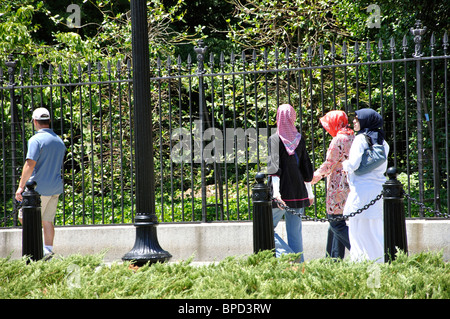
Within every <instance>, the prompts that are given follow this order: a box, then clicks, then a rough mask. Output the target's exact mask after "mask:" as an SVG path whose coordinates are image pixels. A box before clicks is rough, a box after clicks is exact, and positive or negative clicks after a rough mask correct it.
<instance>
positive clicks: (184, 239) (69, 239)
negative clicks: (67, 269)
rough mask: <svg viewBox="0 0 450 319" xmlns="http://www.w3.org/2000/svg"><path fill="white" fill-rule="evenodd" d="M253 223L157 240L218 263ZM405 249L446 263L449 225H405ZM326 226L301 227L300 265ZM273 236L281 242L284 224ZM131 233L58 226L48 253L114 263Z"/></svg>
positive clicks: (168, 227) (15, 246)
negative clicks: (97, 257)
mask: <svg viewBox="0 0 450 319" xmlns="http://www.w3.org/2000/svg"><path fill="white" fill-rule="evenodd" d="M252 227H253V224H252V223H251V222H226V223H220V222H217V223H204V224H160V225H158V226H157V235H158V241H159V243H160V245H161V247H162V248H163V249H164V250H167V251H168V252H169V253H171V254H172V256H173V258H172V259H171V261H180V260H186V259H188V258H190V257H191V256H192V257H193V258H194V259H193V260H194V261H199V262H209V261H220V260H222V259H224V258H226V257H228V256H245V255H249V254H252V253H253V228H252ZM406 227H407V238H408V249H409V252H410V253H416V252H420V251H427V250H432V251H442V252H443V255H444V259H445V260H447V261H448V260H450V221H447V220H436V221H433V220H407V221H406ZM327 229H328V223H321V222H312V221H305V222H303V245H304V252H305V260H311V259H316V258H322V257H324V255H325V245H326V238H327ZM277 232H279V233H280V235H281V236H282V237H284V238H285V237H286V234H285V228H284V223H283V222H281V223H280V224H279V225H278V227H277ZM135 237H136V230H135V227H134V226H133V225H120V226H109V225H108V226H89V227H81V226H64V227H56V230H55V245H54V251H55V254H56V255H62V256H68V255H71V254H98V253H102V252H105V262H114V261H120V260H121V258H122V256H123V255H124V254H125V253H127V252H128V251H130V250H131V248H132V247H133V245H134V241H135ZM21 255H22V229H21V228H16V229H0V257H1V258H5V257H8V256H10V257H11V258H13V259H17V258H21Z"/></svg>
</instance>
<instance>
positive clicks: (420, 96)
mask: <svg viewBox="0 0 450 319" xmlns="http://www.w3.org/2000/svg"><path fill="white" fill-rule="evenodd" d="M426 30H427V27H424V26H423V25H422V22H421V21H420V20H417V21H416V23H415V24H414V28H411V30H410V31H411V34H412V35H413V36H414V43H415V44H416V45H415V48H414V54H413V57H414V58H415V59H416V92H417V103H416V104H417V148H418V152H417V163H418V171H419V200H420V202H421V203H423V199H424V189H423V174H424V172H423V131H422V129H423V114H422V112H423V109H424V107H426V104H425V91H424V88H423V70H422V60H421V58H422V56H423V52H422V40H423V35H424V34H425V32H426ZM419 213H420V216H421V217H423V209H422V208H420V211H419Z"/></svg>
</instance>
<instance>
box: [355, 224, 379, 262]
mask: <svg viewBox="0 0 450 319" xmlns="http://www.w3.org/2000/svg"><path fill="white" fill-rule="evenodd" d="M348 236H349V239H350V260H352V261H363V260H373V261H376V262H379V263H383V262H384V226H383V219H382V218H376V219H368V218H356V219H355V218H349V221H348Z"/></svg>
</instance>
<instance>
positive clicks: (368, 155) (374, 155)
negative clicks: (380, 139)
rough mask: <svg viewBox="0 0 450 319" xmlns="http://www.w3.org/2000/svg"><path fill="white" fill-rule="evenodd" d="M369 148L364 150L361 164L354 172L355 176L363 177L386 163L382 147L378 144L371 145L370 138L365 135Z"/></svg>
mask: <svg viewBox="0 0 450 319" xmlns="http://www.w3.org/2000/svg"><path fill="white" fill-rule="evenodd" d="M365 137H366V140H367V143H368V144H369V148H367V149H365V150H364V153H363V155H362V159H361V164H359V167H358V169H357V170H355V172H354V173H355V174H356V175H364V174H367V173H369V172H371V171H372V170H374V169H375V168H377V167H378V166H380V165H381V164H383V163H384V162H385V161H386V152H385V150H384V146H383V145H380V144H372V142H371V140H370V138H369V137H368V136H367V135H365Z"/></svg>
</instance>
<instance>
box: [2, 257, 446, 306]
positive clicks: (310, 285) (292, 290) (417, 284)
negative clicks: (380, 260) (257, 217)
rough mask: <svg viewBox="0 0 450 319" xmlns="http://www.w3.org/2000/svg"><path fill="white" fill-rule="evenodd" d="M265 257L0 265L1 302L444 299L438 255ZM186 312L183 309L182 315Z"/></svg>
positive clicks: (68, 260) (7, 261) (60, 259)
mask: <svg viewBox="0 0 450 319" xmlns="http://www.w3.org/2000/svg"><path fill="white" fill-rule="evenodd" d="M295 257H297V256H290V257H289V256H285V257H283V258H280V259H276V258H274V257H272V255H271V254H270V253H269V252H261V253H259V254H254V255H250V256H247V257H239V258H238V257H236V258H227V259H225V260H223V261H221V262H218V263H214V264H210V265H202V266H199V265H194V264H192V262H191V261H190V260H188V261H184V262H179V263H162V264H159V263H158V264H154V265H151V266H148V265H146V266H143V267H140V268H137V267H134V266H133V265H132V264H130V263H122V262H117V263H112V264H104V262H103V256H102V255H94V256H81V255H72V256H69V257H64V258H63V257H55V258H53V259H52V260H50V261H37V262H29V263H28V264H27V260H26V259H25V258H23V259H19V260H11V259H7V258H6V259H0V298H1V299H47V298H49V299H60V298H62V299H124V298H133V299H141V298H145V299H172V298H175V299H286V298H287V299H299V298H301V299H305V298H306V299H429V298H431V299H448V298H449V297H450V265H449V263H447V262H445V261H444V260H443V258H442V254H440V253H435V252H424V253H419V254H413V255H410V256H408V255H406V254H403V253H399V255H398V256H397V258H396V260H395V261H393V262H392V263H385V264H374V263H372V262H360V263H353V262H350V261H347V260H344V261H341V262H334V261H332V260H330V259H325V258H324V259H317V260H312V261H307V262H305V263H302V264H297V263H293V262H292V259H293V258H295ZM183 310H186V311H187V310H188V309H187V308H186V309H183Z"/></svg>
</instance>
